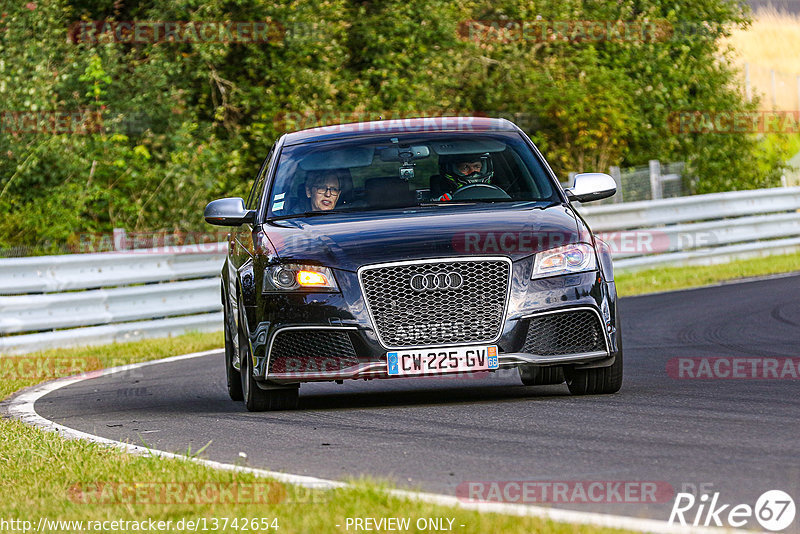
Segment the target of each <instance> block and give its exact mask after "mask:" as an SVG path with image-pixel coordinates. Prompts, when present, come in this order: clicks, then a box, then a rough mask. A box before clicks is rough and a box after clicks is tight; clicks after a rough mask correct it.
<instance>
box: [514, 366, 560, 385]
mask: <svg viewBox="0 0 800 534" xmlns="http://www.w3.org/2000/svg"><path fill="white" fill-rule="evenodd" d="M517 369H519V378H520V380H522V383H523V384H525V385H526V386H548V385H551V384H563V383H564V369H563V368H562V367H561V366H558V365H553V366H549V367H542V366H540V365H520V366H519V367H518V368H517Z"/></svg>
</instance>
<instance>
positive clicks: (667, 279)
mask: <svg viewBox="0 0 800 534" xmlns="http://www.w3.org/2000/svg"><path fill="white" fill-rule="evenodd" d="M796 271H800V253H796V254H785V255H776V256H769V257H764V258H750V259H745V260H736V261H732V262H730V263H721V264H718V265H701V266H693V267H661V268H658V269H648V270H645V271H636V272H629V273H626V272H620V273H615V275H614V279H615V280H616V283H617V293H618V294H619V295H620V296H622V297H626V296H632V295H641V294H645V293H655V292H660V291H673V290H676V289H686V288H690V287H700V286H705V285H710V284H716V283H719V282H724V281H727V280H734V279H738V278H748V277H752V276H764V275H770V274H779V273H790V272H796Z"/></svg>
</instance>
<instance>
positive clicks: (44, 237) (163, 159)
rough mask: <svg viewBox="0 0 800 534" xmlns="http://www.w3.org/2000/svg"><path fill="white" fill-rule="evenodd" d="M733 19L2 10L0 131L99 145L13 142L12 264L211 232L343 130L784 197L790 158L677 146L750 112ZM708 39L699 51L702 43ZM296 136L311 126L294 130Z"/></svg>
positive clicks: (563, 169) (24, 138)
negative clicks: (482, 33)
mask: <svg viewBox="0 0 800 534" xmlns="http://www.w3.org/2000/svg"><path fill="white" fill-rule="evenodd" d="M743 9H746V8H743V7H742V5H741V4H740V3H739V2H738V1H736V0H678V1H674V0H620V1H613V2H611V1H604V2H588V1H587V2H583V1H580V0H541V1H538V0H537V1H530V0H525V1H523V0H494V1H489V0H448V1H445V0H402V1H401V0H384V1H382V2H376V1H364V0H292V1H287V2H268V1H264V0H226V1H222V0H202V1H201V0H172V1H169V2H167V1H166V0H143V1H140V2H131V1H125V0H40V1H38V2H29V3H27V4H26V3H22V2H14V3H13V4H11V3H10V2H3V5H2V8H0V111H53V110H75V109H87V108H88V109H93V110H98V111H99V112H101V113H103V117H104V121H103V126H104V127H103V130H102V131H101V132H99V133H94V134H91V135H70V134H61V135H48V134H25V133H23V134H16V133H14V132H11V131H9V128H8V127H6V125H3V128H2V129H0V213H3V214H4V217H3V218H2V219H0V249H2V248H5V247H10V246H28V247H34V248H35V249H36V250H38V251H40V252H48V251H57V250H60V247H62V246H63V244H64V243H70V241H75V240H76V239H77V237H76V236H77V235H78V234H80V233H105V232H110V231H111V229H112V228H114V227H123V228H126V229H127V230H128V231H132V232H146V231H177V230H184V231H191V230H204V229H207V227H206V226H205V225H204V223H203V222H202V208H203V206H204V205H205V203H206V202H207V201H208V200H210V199H213V198H216V197H219V196H236V195H240V196H244V195H246V192H247V189H248V186H249V184H250V182H251V180H252V178H253V176H254V175H255V173H256V171H257V169H258V167H259V165H260V163H261V160H262V158H263V157H264V156H265V155H266V153H267V152H268V150H269V147H270V145H271V143H273V142H274V141H275V139H277V137H278V136H279V135H280V134H281V133H282V132H283V131H284V130H286V129H288V130H291V129H293V127H295V126H312V125H315V124H319V123H325V122H337V121H336V118H343V119H345V120H346V119H347V118H352V117H356V118H377V117H378V116H384V117H386V116H395V117H397V116H414V115H416V114H418V113H450V114H452V113H464V114H472V113H475V112H485V113H487V114H489V115H497V114H502V115H503V116H506V117H512V118H513V117H519V118H520V120H519V123H520V125H521V126H522V127H523V128H524V129H526V131H527V132H528V133H529V135H531V137H532V138H533V139H534V141H536V142H537V143H538V144H539V145H540V148H541V149H542V150H543V152H544V153H545V155H546V156H547V157H548V159H549V160H550V162H551V164H552V165H553V166H554V168H555V169H556V171H557V173H559V175H561V176H565V175H566V173H567V172H569V171H583V170H601V171H606V170H607V168H608V166H609V165H622V166H627V165H638V164H642V163H646V162H647V160H648V159H655V158H657V159H661V160H662V161H686V162H687V163H688V166H689V169H690V170H691V173H692V174H693V175H694V176H696V181H695V189H696V192H698V193H705V192H713V191H722V190H731V189H746V188H757V187H765V186H773V185H777V184H778V183H779V176H780V173H781V168H782V161H781V155H782V152H781V151H780V150H779V147H778V149H773V150H762V149H761V148H760V141H759V139H758V138H756V137H755V136H752V135H745V134H724V135H719V134H717V135H710V134H689V135H687V134H675V133H672V132H671V131H670V130H669V127H668V120H667V118H668V116H669V114H670V112H674V111H680V110H714V111H727V110H731V111H733V110H747V109H755V108H756V103H747V102H746V100H745V97H744V94H743V90H742V88H741V87H739V85H738V84H737V83H736V81H735V80H736V72H735V69H734V67H733V66H732V65H733V62H732V61H731V50H730V49H729V48H727V45H725V44H723V43H724V38H725V37H726V36H727V35H729V32H730V30H731V29H733V28H742V27H746V26H747V24H748V16H749V15H748V13H746V12H745V11H743ZM537 17H541V18H542V19H545V20H559V21H563V20H595V21H597V20H602V21H606V20H610V21H617V20H622V21H629V22H633V21H642V22H646V21H662V22H663V21H666V22H668V23H670V24H672V25H674V27H675V28H677V30H676V31H675V32H674V34H672V35H669V36H666V37H665V38H663V39H658V40H650V41H643V42H636V41H626V42H608V41H606V42H603V41H594V42H593V41H589V42H535V41H531V40H524V39H513V38H504V37H503V34H502V31H501V32H500V33H498V34H497V35H495V37H498V38H492V39H480V38H474V39H469V38H465V37H464V35H463V33H462V34H459V28H461V27H463V26H460V25H461V24H462V23H463V22H464V21H469V20H503V19H507V20H535V19H536V18H537ZM81 20H83V21H90V20H116V21H129V20H150V21H273V22H278V23H280V24H281V25H282V27H283V28H285V34H284V35H283V37H282V38H281V39H276V40H275V41H274V42H269V43H168V42H162V43H146V44H125V43H114V42H101V43H97V44H92V43H84V42H78V43H75V42H72V41H70V39H68V31H69V28H70V26H71V25H72V24H74V23H76V22H77V21H81ZM686 29H691V31H685V30H686ZM287 117H289V118H291V117H295V118H296V117H304V120H302V121H300V122H301V123H302V124H299V123H298V124H295V123H293V122H292V120H287Z"/></svg>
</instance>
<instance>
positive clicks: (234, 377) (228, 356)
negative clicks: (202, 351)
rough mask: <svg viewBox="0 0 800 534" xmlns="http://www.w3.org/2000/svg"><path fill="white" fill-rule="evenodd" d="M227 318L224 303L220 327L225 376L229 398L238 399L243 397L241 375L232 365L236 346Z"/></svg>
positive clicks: (228, 316) (227, 314)
mask: <svg viewBox="0 0 800 534" xmlns="http://www.w3.org/2000/svg"><path fill="white" fill-rule="evenodd" d="M229 320H230V315H229V312H228V306H227V305H225V306H224V307H223V323H222V324H223V326H222V329H223V331H224V333H225V378H226V379H227V381H228V395H230V397H231V400H235V401H240V400H243V399H244V396H243V395H242V377H241V374H240V373H239V371H237V370H236V368H235V367H234V366H233V355H234V351H235V350H236V347H235V346H234V344H233V335H232V334H231V325H230V323H229Z"/></svg>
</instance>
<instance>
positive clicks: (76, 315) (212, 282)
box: [0, 243, 226, 354]
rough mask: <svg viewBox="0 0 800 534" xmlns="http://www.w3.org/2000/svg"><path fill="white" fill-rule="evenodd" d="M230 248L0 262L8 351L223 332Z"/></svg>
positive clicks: (2, 349)
mask: <svg viewBox="0 0 800 534" xmlns="http://www.w3.org/2000/svg"><path fill="white" fill-rule="evenodd" d="M225 246H226V243H210V244H203V245H188V246H182V247H178V246H175V247H164V248H161V249H138V250H131V251H126V252H115V253H100V254H74V255H68V256H40V257H29V258H10V259H4V260H0V336H2V337H0V353H8V354H21V353H26V352H33V351H39V350H46V349H49V348H57V347H70V346H78V345H93V344H103V343H110V342H114V341H118V342H119V341H131V340H134V339H141V338H144V337H157V336H167V335H177V334H180V333H185V332H187V331H189V330H198V331H216V330H220V329H221V328H222V314H221V313H220V310H221V309H222V306H221V304H220V297H219V295H220V289H219V273H220V269H221V266H222V263H223V261H224V259H225V249H224V247H225Z"/></svg>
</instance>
